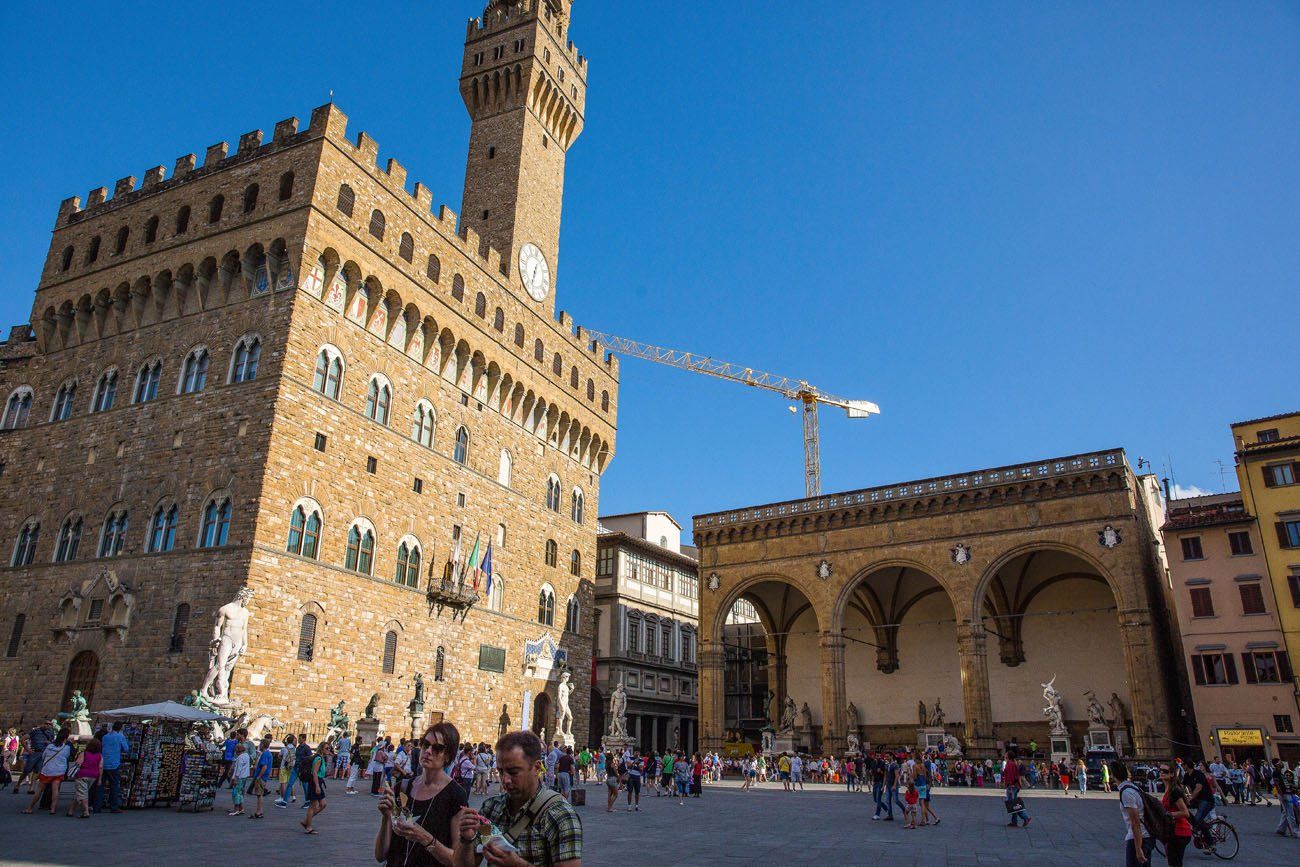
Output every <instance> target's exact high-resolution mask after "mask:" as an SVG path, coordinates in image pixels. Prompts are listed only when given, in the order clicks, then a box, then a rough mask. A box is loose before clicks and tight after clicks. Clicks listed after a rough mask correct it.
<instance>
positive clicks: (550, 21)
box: [460, 0, 587, 314]
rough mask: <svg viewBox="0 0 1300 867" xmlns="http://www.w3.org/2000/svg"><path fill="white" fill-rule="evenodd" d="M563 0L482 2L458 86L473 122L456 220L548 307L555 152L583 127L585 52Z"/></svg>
mask: <svg viewBox="0 0 1300 867" xmlns="http://www.w3.org/2000/svg"><path fill="white" fill-rule="evenodd" d="M572 6H573V3H572V0H491V2H489V3H488V4H487V7H486V8H485V9H484V10H483V17H482V18H478V19H471V20H470V22H469V29H468V33H467V35H466V39H465V59H464V64H463V66H462V69H461V78H460V93H461V97H462V98H463V99H464V101H465V107H466V108H467V109H468V110H469V114H470V118H471V120H472V124H471V128H470V139H469V159H468V161H467V163H466V168H465V194H464V197H463V199H462V204H461V219H462V221H463V222H464V223H465V224H466V225H468V226H470V227H472V228H473V229H474V230H475V231H476V232H478V234H479V237H480V238H482V239H483V240H484V241H485V242H486V243H488V244H490V245H491V246H493V247H496V248H497V249H498V250H500V251H501V257H502V261H503V262H504V263H506V267H507V268H508V269H509V274H510V277H511V281H512V283H513V285H514V287H515V289H516V290H517V291H518V292H519V293H520V294H521V296H524V297H528V298H531V299H532V301H534V302H536V303H537V304H539V305H540V306H541V307H543V308H544V309H545V310H546V311H548V312H549V313H552V314H553V312H554V306H555V301H554V298H555V296H554V292H553V291H552V290H553V284H554V278H555V273H556V269H557V265H558V264H559V258H560V255H559V254H560V211H561V203H562V201H563V198H564V159H565V155H566V154H567V153H568V150H569V147H570V146H571V145H572V144H573V142H574V141H575V140H576V139H577V138H578V135H579V134H580V133H581V132H582V124H583V110H584V107H585V105H586V98H587V59H586V58H585V57H583V56H581V55H580V54H578V51H577V49H576V48H575V47H574V45H573V43H572V42H571V41H569V38H568V37H569V13H570V10H571V8H572Z"/></svg>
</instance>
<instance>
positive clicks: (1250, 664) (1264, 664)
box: [1241, 650, 1291, 683]
mask: <svg viewBox="0 0 1300 867" xmlns="http://www.w3.org/2000/svg"><path fill="white" fill-rule="evenodd" d="M1241 667H1242V670H1243V671H1244V672H1245V673H1246V683H1290V682H1291V659H1290V657H1289V656H1288V655H1287V652H1286V651H1285V650H1263V651H1260V650H1251V651H1246V652H1245V653H1243V654H1242V655H1241Z"/></svg>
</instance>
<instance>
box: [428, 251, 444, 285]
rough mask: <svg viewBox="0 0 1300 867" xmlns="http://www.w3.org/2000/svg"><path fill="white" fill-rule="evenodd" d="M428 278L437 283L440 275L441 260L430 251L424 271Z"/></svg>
mask: <svg viewBox="0 0 1300 867" xmlns="http://www.w3.org/2000/svg"><path fill="white" fill-rule="evenodd" d="M424 273H425V274H426V275H427V276H428V277H429V279H430V280H432V281H433V282H435V283H437V282H438V279H439V278H440V277H442V260H441V259H439V258H438V257H437V256H435V255H433V254H432V253H430V254H429V265H428V267H427V268H426V269H425V272H424Z"/></svg>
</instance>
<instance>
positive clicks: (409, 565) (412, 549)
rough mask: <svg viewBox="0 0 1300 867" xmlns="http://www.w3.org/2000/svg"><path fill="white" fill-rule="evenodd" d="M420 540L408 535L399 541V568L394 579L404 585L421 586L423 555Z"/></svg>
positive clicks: (394, 574)
mask: <svg viewBox="0 0 1300 867" xmlns="http://www.w3.org/2000/svg"><path fill="white" fill-rule="evenodd" d="M422 553H423V552H422V549H421V547H420V540H419V539H417V538H416V537H415V536H412V535H409V534H408V535H406V536H403V537H402V538H401V540H400V541H398V543H397V569H396V571H395V572H394V573H393V581H394V582H395V583H397V584H401V585H402V586H404V587H419V586H420V562H421V557H422Z"/></svg>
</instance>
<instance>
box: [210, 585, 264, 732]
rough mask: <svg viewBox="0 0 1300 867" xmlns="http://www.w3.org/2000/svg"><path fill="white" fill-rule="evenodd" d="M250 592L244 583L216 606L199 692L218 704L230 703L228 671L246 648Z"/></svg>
mask: <svg viewBox="0 0 1300 867" xmlns="http://www.w3.org/2000/svg"><path fill="white" fill-rule="evenodd" d="M252 596H253V591H252V589H251V588H248V587H244V588H242V589H241V590H240V591H239V593H238V594H237V595H236V596H235V601H234V602H227V603H226V604H225V605H222V606H221V608H219V609H217V622H216V623H215V624H214V625H213V627H212V643H211V644H210V645H209V646H208V672H207V674H206V675H205V676H204V678H203V686H201V687H200V688H199V694H200V695H202V696H203V698H205V699H207V700H208V701H210V702H211V703H212V704H214V705H217V706H219V707H225V706H227V705H229V704H230V673H231V672H232V671H233V670H234V668H235V663H236V662H238V661H239V657H241V656H243V655H244V651H246V650H248V617H249V610H248V600H249V599H250V598H252Z"/></svg>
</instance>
